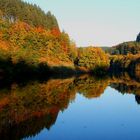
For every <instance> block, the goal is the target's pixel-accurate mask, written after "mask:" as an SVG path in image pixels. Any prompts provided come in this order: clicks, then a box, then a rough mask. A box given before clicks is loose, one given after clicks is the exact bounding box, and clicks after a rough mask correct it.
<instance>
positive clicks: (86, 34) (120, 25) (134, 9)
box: [24, 0, 140, 46]
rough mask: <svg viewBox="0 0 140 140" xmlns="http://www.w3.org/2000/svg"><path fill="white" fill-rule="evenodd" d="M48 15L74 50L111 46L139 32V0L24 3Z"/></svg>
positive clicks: (48, 0) (49, 0) (73, 0)
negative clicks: (55, 20)
mask: <svg viewBox="0 0 140 140" xmlns="http://www.w3.org/2000/svg"><path fill="white" fill-rule="evenodd" d="M24 1H26V2H29V3H33V4H37V5H38V6H40V7H41V8H42V9H43V10H44V11H45V12H47V11H51V12H52V13H53V14H54V15H55V16H56V18H57V20H58V23H59V25H60V28H61V30H64V31H66V32H67V33H68V34H69V35H70V37H71V39H73V40H74V41H75V42H76V44H77V46H89V45H94V46H113V45H116V44H119V43H121V42H124V41H130V40H135V38H136V36H137V34H138V33H139V32H140V16H139V14H140V0H69V1H68V0H24Z"/></svg>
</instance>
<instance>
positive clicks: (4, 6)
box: [0, 0, 59, 29]
mask: <svg viewBox="0 0 140 140" xmlns="http://www.w3.org/2000/svg"><path fill="white" fill-rule="evenodd" d="M0 10H1V12H2V13H3V18H4V19H7V20H9V21H10V22H15V21H17V20H20V21H22V22H26V23H28V24H29V25H33V26H37V27H38V26H39V27H43V28H46V29H53V28H57V29H58V28H59V27H58V23H57V20H56V18H55V16H54V15H52V14H51V12H48V13H45V12H44V11H43V10H42V9H41V8H40V7H38V6H37V5H35V4H34V5H32V4H29V3H26V2H23V1H21V0H0Z"/></svg>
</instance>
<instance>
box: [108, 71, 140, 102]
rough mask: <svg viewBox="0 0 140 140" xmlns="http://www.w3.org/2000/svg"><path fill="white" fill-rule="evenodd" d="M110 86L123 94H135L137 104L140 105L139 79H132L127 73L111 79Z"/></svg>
mask: <svg viewBox="0 0 140 140" xmlns="http://www.w3.org/2000/svg"><path fill="white" fill-rule="evenodd" d="M131 76H132V75H131ZM110 86H111V87H112V88H114V89H116V90H117V91H119V92H121V93H122V94H134V95H135V99H136V102H137V103H138V104H139V103H140V82H139V80H138V79H137V78H135V77H130V76H129V75H128V74H127V73H124V74H123V75H121V76H119V77H115V76H113V77H112V78H111V79H110Z"/></svg>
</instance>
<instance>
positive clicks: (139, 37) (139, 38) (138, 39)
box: [136, 33, 140, 42]
mask: <svg viewBox="0 0 140 140" xmlns="http://www.w3.org/2000/svg"><path fill="white" fill-rule="evenodd" d="M136 41H137V42H140V33H139V34H138V36H137V39H136Z"/></svg>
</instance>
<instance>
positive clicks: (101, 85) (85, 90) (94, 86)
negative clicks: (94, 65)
mask: <svg viewBox="0 0 140 140" xmlns="http://www.w3.org/2000/svg"><path fill="white" fill-rule="evenodd" d="M108 84H109V81H108V79H97V78H94V77H87V76H83V77H80V78H77V79H75V85H76V89H77V91H78V92H79V93H80V94H82V95H83V96H84V97H86V98H89V99H91V98H96V97H100V95H101V94H102V93H103V92H104V90H105V89H106V87H107V86H108Z"/></svg>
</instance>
